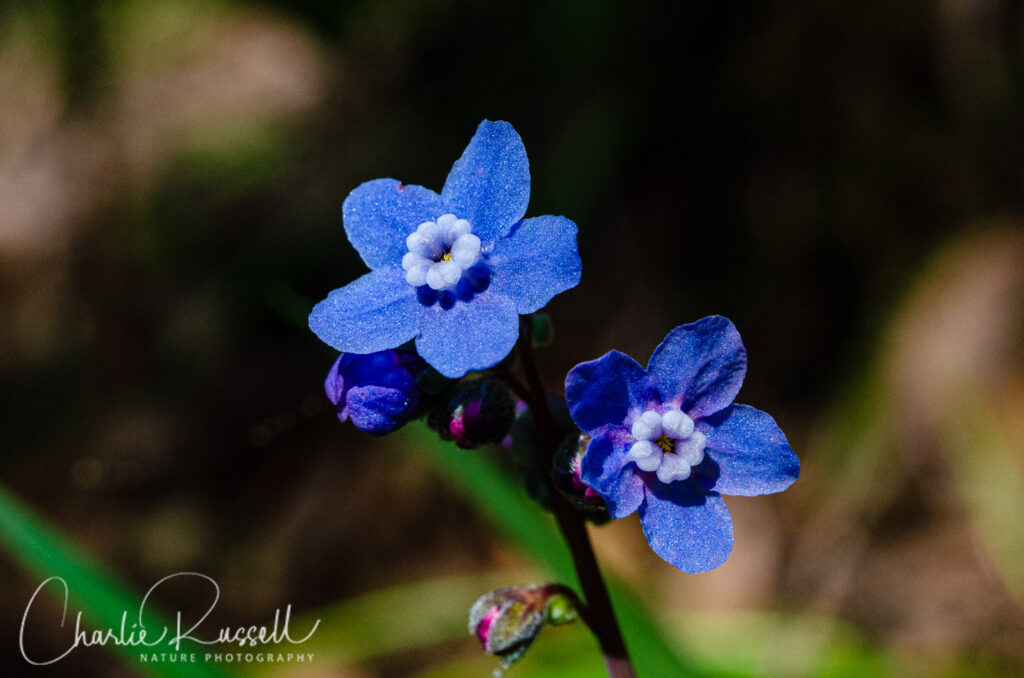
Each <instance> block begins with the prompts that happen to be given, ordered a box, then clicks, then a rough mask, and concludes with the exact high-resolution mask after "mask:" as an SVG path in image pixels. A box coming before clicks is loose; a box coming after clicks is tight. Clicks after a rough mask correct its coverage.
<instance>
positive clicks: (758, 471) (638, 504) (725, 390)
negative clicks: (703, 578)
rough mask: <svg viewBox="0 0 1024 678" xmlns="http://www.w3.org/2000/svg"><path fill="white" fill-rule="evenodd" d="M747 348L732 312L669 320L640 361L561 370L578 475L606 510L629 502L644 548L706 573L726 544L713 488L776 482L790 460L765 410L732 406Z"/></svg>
mask: <svg viewBox="0 0 1024 678" xmlns="http://www.w3.org/2000/svg"><path fill="white" fill-rule="evenodd" d="M746 371H747V354H746V350H745V349H744V348H743V342H742V341H741V340H740V335H739V333H738V332H737V331H736V328H735V327H734V326H733V324H732V322H730V321H729V320H728V319H726V318H723V317H721V316H710V317H707V318H703V319H701V320H698V321H697V322H695V323H692V324H689V325H681V326H679V327H677V328H675V329H674V330H672V331H671V332H669V334H668V336H667V337H665V340H664V341H663V342H661V345H660V346H658V348H656V349H655V350H654V354H653V355H651V359H650V361H649V362H648V363H647V369H646V370H644V368H642V367H641V366H640V365H639V364H638V363H637V362H636V361H635V360H633V359H632V358H630V357H629V356H627V355H625V354H623V353H620V352H618V351H610V352H608V353H606V354H605V355H603V356H602V357H600V358H598V359H597V360H592V361H590V362H585V363H581V364H579V365H577V366H576V367H574V368H573V369H572V370H571V371H570V372H569V375H568V376H567V377H566V380H565V397H566V401H567V402H568V404H569V412H570V414H571V415H572V418H573V420H574V421H575V422H576V424H577V425H578V426H579V427H580V429H582V430H583V431H584V432H585V433H587V434H588V435H590V436H592V439H591V441H590V443H589V445H588V446H587V450H586V453H585V454H584V456H583V464H582V473H581V477H582V479H583V482H585V483H586V484H587V485H589V486H590V487H592V488H593V489H594V490H596V491H597V492H598V493H599V494H600V495H601V496H602V497H603V498H604V500H605V503H606V504H607V507H608V512H609V513H610V514H611V515H612V517H613V518H622V517H625V516H628V515H629V514H631V513H632V512H633V511H639V514H640V522H641V523H642V524H643V529H644V534H645V535H646V536H647V541H648V543H650V545H651V548H652V549H654V551H655V553H657V554H658V555H659V556H661V557H662V558H664V559H665V560H666V561H668V562H669V563H671V564H672V565H674V566H676V567H678V568H679V569H681V570H683V571H685V572H706V571H707V570H711V569H714V568H716V567H718V566H719V565H721V564H722V563H724V562H725V560H726V558H728V557H729V553H730V552H731V551H732V543H733V537H732V519H731V518H730V517H729V511H728V509H727V508H726V506H725V502H724V501H723V500H722V496H721V495H723V494H735V495H743V496H753V495H758V494H768V493H771V492H780V491H782V490H784V489H786V488H787V487H789V485H790V484H791V483H792V482H793V481H794V480H796V478H797V476H799V475H800V462H799V460H798V459H797V457H796V454H794V452H793V449H792V448H791V447H790V446H789V443H788V442H787V441H786V436H785V435H783V433H782V431H781V430H779V427H778V425H777V424H776V423H775V420H774V419H772V418H771V416H769V415H768V414H766V413H765V412H762V411H760V410H756V409H754V408H753V407H748V406H746V405H735V404H733V402H732V401H733V399H734V398H735V397H736V394H737V393H738V392H739V390H740V385H741V384H742V383H743V377H744V375H745V374H746Z"/></svg>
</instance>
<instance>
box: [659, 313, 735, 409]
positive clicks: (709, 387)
mask: <svg viewBox="0 0 1024 678" xmlns="http://www.w3.org/2000/svg"><path fill="white" fill-rule="evenodd" d="M647 371H648V372H649V373H650V375H651V379H653V380H654V384H655V385H656V386H657V387H658V391H659V392H660V393H661V395H662V398H663V399H664V401H665V402H666V403H668V402H674V403H675V404H679V405H680V407H681V408H682V410H683V411H684V412H687V413H688V414H689V415H690V416H691V417H692V418H694V419H697V418H698V417H706V416H707V415H709V414H714V413H715V412H717V411H719V410H721V409H722V408H724V407H726V406H727V405H729V403H731V402H732V401H733V399H734V398H735V397H736V394H737V393H739V390H740V386H741V385H742V384H743V377H744V376H745V375H746V373H747V351H746V349H744V348H743V341H742V340H741V339H740V333H739V332H737V331H736V327H735V326H734V325H733V324H732V322H731V321H730V320H729V319H728V318H723V317H722V316H717V315H713V316H708V317H707V318H702V319H700V320H698V321H697V322H695V323H691V324H689V325H680V326H679V327H677V328H675V329H674V330H672V331H671V332H669V333H668V336H667V337H665V340H664V341H663V342H661V345H660V346H658V348H656V349H654V354H653V355H652V356H651V360H650V361H649V362H648V363H647Z"/></svg>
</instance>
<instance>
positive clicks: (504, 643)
mask: <svg viewBox="0 0 1024 678" xmlns="http://www.w3.org/2000/svg"><path fill="white" fill-rule="evenodd" d="M576 600H577V598H576V594H574V593H573V592H572V591H571V590H570V589H568V588H566V587H564V586H561V585H559V584H549V585H547V586H538V587H533V588H529V587H524V586H510V587H507V588H502V589H497V590H495V591H491V592H490V593H487V594H485V595H483V596H481V597H480V599H479V600H477V601H476V603H475V604H474V605H473V608H472V609H471V610H470V611H469V633H470V634H471V635H475V636H476V637H477V638H479V639H480V643H481V645H483V648H484V651H485V652H488V653H490V654H493V655H495V656H496V657H498V658H499V659H500V660H501V664H502V666H503V667H504V668H506V669H507V668H508V667H510V666H512V664H514V663H515V662H516V661H518V660H519V658H520V657H522V656H523V654H524V653H525V652H526V650H527V648H529V647H530V643H532V642H533V639H534V638H536V637H537V634H538V633H540V629H541V627H542V626H544V622H548V623H550V624H553V625H556V626H557V625H561V624H568V623H571V622H573V621H575V620H576V617H577V616H578V615H577V611H576Z"/></svg>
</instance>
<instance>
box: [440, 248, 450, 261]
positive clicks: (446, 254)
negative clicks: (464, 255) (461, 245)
mask: <svg viewBox="0 0 1024 678" xmlns="http://www.w3.org/2000/svg"><path fill="white" fill-rule="evenodd" d="M451 260H452V253H451V251H450V250H449V251H446V252H445V253H444V256H443V257H441V261H451Z"/></svg>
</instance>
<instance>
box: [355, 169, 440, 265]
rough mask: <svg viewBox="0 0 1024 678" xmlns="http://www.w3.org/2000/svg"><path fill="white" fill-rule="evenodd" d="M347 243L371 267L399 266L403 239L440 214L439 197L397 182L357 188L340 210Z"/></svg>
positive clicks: (372, 182) (377, 182)
mask: <svg viewBox="0 0 1024 678" xmlns="http://www.w3.org/2000/svg"><path fill="white" fill-rule="evenodd" d="M341 214H342V223H343V224H344V225H345V234H346V235H347V236H348V240H349V242H351V243H352V245H353V246H354V247H355V248H356V251H357V252H359V256H360V257H362V258H363V261H365V262H366V265H367V266H369V267H370V268H380V267H381V266H388V265H399V264H401V263H402V257H403V256H404V255H405V253H406V252H407V251H408V248H406V246H405V238H406V236H408V235H409V234H410V233H412V232H413V231H415V230H416V227H417V226H419V225H420V224H422V223H423V222H424V221H433V220H435V219H437V218H438V217H439V216H441V214H443V212H442V206H441V196H439V195H438V194H437V193H434V192H433V191H431V190H430V189H429V188H423V187H422V186H414V185H406V184H403V183H401V182H400V181H398V180H396V179H374V180H373V181H367V182H366V183H365V184H361V185H359V186H357V187H356V189H355V190H354V191H352V192H351V193H349V194H348V197H347V198H345V203H344V204H343V205H342V207H341Z"/></svg>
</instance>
